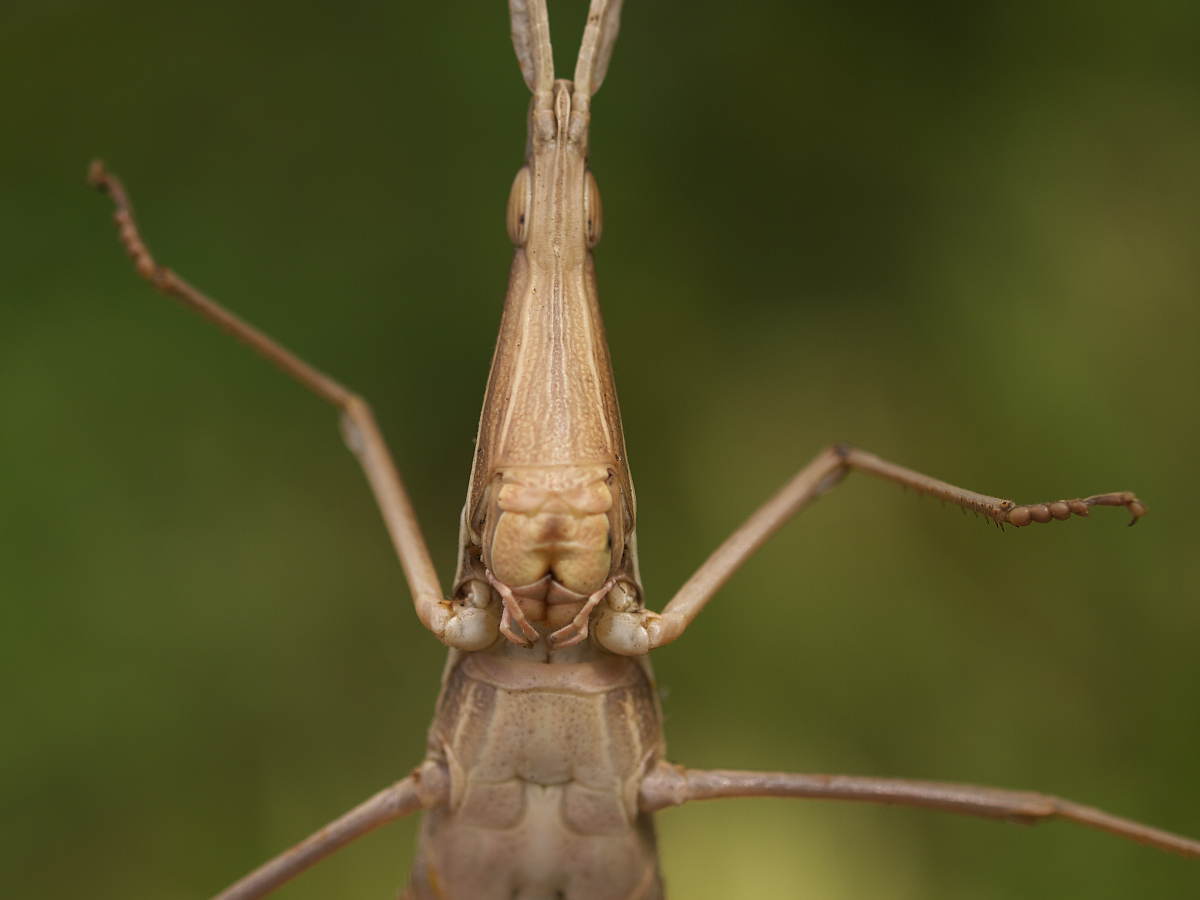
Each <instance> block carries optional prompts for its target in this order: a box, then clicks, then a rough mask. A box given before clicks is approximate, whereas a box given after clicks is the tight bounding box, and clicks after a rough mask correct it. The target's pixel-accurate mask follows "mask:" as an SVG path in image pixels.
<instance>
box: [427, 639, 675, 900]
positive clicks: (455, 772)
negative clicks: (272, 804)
mask: <svg viewBox="0 0 1200 900" xmlns="http://www.w3.org/2000/svg"><path fill="white" fill-rule="evenodd" d="M507 643H508V642H507V641H506V642H503V643H502V644H498V645H497V646H495V647H493V648H492V649H489V650H486V651H480V652H478V653H473V654H469V655H467V656H466V657H465V658H464V659H463V660H462V661H461V662H460V663H459V664H458V665H456V666H454V667H453V669H452V670H451V671H450V673H449V676H448V678H447V680H446V683H445V684H444V685H443V688H442V694H441V697H440V698H439V700H438V711H437V715H436V717H435V718H434V722H433V725H432V727H431V728H430V732H429V744H430V746H429V760H430V761H432V762H434V763H435V764H436V765H438V766H444V767H445V768H446V769H447V770H448V773H449V782H450V791H449V798H448V802H447V803H446V804H445V805H443V806H440V807H438V808H436V809H434V810H432V811H431V812H430V813H429V814H427V815H426V817H425V822H424V824H423V826H422V829H421V837H420V842H419V845H418V852H417V859H416V861H415V863H414V864H413V869H412V875H411V878H412V887H411V893H410V894H409V895H408V896H409V897H411V898H412V900H435V898H442V897H473V898H479V900H492V898H495V900H542V898H546V900H553V898H556V897H573V898H580V900H650V898H657V897H661V896H662V884H661V882H660V880H659V875H658V856H657V853H656V849H655V842H654V826H653V823H652V821H651V818H650V815H649V814H648V813H646V812H643V811H642V810H641V809H640V807H639V802H638V799H639V796H638V795H639V790H640V788H641V783H642V777H643V775H644V774H645V772H646V769H647V767H652V766H653V765H655V764H656V763H657V762H658V760H659V759H660V758H661V756H662V718H661V714H660V713H659V709H658V698H657V696H656V694H655V690H654V686H653V684H652V683H651V681H650V678H649V677H648V674H647V672H646V671H645V667H644V666H643V665H640V664H639V663H638V662H636V661H634V660H632V659H629V658H627V657H620V656H614V655H612V654H608V653H603V652H600V653H596V652H588V653H586V654H582V655H583V656H585V657H586V658H587V661H583V662H574V663H557V664H554V663H551V664H548V663H547V662H543V661H538V660H536V659H531V658H528V657H529V654H527V653H525V652H523V651H518V648H516V647H512V646H511V645H509V646H508V647H506V646H504V645H505V644H507ZM513 651H518V652H513ZM564 652H570V651H564ZM521 657H525V658H521Z"/></svg>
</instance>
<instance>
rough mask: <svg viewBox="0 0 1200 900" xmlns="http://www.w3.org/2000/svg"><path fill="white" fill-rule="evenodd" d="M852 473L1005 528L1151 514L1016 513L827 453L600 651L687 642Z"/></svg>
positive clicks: (1044, 506) (1080, 507) (1106, 498)
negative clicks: (765, 547) (728, 586)
mask: <svg viewBox="0 0 1200 900" xmlns="http://www.w3.org/2000/svg"><path fill="white" fill-rule="evenodd" d="M852 471H859V472H866V473H867V474H869V475H874V476H876V477H878V478H883V479H886V480H888V481H892V482H895V483H896V484H899V485H902V486H904V487H909V488H912V489H914V490H916V491H920V492H921V493H926V494H932V495H933V496H935V497H937V498H939V499H940V500H943V501H945V502H947V503H953V504H955V505H957V506H961V507H962V508H963V509H967V510H971V511H972V512H976V513H980V514H982V515H985V516H987V517H988V518H990V519H992V520H993V521H995V522H997V523H999V524H1001V525H1003V524H1010V525H1015V526H1017V527H1021V526H1025V525H1029V524H1030V523H1031V522H1049V521H1050V520H1051V519H1068V518H1070V517H1071V515H1072V514H1075V515H1078V516H1086V515H1088V512H1089V510H1090V508H1091V507H1092V506H1124V507H1125V508H1126V509H1128V510H1129V512H1130V514H1131V515H1132V516H1133V522H1136V521H1137V520H1138V519H1139V518H1140V517H1141V516H1143V515H1145V514H1146V507H1145V506H1144V505H1143V504H1142V503H1141V501H1139V500H1138V498H1137V497H1136V496H1135V495H1134V494H1132V493H1131V492H1129V491H1119V492H1116V493H1111V494H1097V495H1095V496H1092V497H1087V498H1084V499H1076V500H1059V501H1056V502H1054V503H1039V504H1035V505H1031V506H1017V505H1016V504H1015V503H1013V501H1011V500H1004V499H1002V498H1000V497H991V496H988V495H986V494H977V493H975V492H974V491H968V490H965V489H963V488H960V487H955V486H954V485H952V484H947V483H946V482H944V481H938V480H937V479H936V478H930V477H929V476H928V475H922V474H921V473H920V472H915V471H913V470H912V469H906V468H904V467H903V466H898V465H896V464H895V463H891V462H888V461H887V460H885V459H881V458H880V457H878V456H876V455H875V454H873V453H867V452H866V451H864V450H859V449H857V448H855V447H849V446H846V445H845V444H837V445H834V446H832V447H827V448H826V449H825V450H823V451H821V453H819V454H818V455H817V457H816V459H814V460H813V461H812V462H810V463H809V464H808V465H807V466H805V467H804V468H803V469H801V470H800V471H799V472H798V473H797V474H796V475H795V476H794V477H793V478H792V480H791V481H789V482H788V483H787V484H785V485H784V486H783V487H782V488H781V489H780V490H779V492H778V493H776V494H775V496H773V497H772V498H771V499H769V500H768V501H767V502H766V503H764V504H763V505H762V506H761V507H759V508H758V510H757V511H756V512H755V513H754V514H753V515H752V516H750V518H749V519H747V520H746V521H745V523H743V524H742V526H741V527H740V528H738V530H737V531H735V532H734V533H733V534H732V535H730V536H729V537H728V538H727V539H726V540H725V543H723V544H722V545H721V546H720V547H718V548H717V549H716V550H715V551H714V552H713V554H712V556H710V557H709V558H708V559H707V560H705V562H704V564H703V565H701V566H700V568H699V569H697V570H696V572H695V574H694V575H692V577H691V578H689V579H688V580H687V582H686V583H685V584H684V585H683V587H681V588H680V589H679V591H678V592H677V593H676V594H675V596H674V597H673V598H672V599H671V602H670V603H668V604H667V606H666V608H665V609H663V611H662V612H661V613H654V612H650V611H649V610H641V611H638V612H624V613H618V612H605V613H604V614H602V615H603V621H602V623H598V624H597V635H598V636H599V638H600V641H601V643H603V644H604V645H605V646H606V647H608V649H610V650H612V651H613V652H614V653H624V654H626V655H638V654H641V653H645V652H647V651H649V650H653V649H654V648H655V647H661V646H662V645H664V644H669V643H671V641H673V640H675V639H676V638H678V637H679V636H680V635H681V634H683V632H684V629H686V628H687V627H688V625H690V624H691V623H692V620H693V619H695V618H696V616H697V615H698V614H699V612H700V610H702V609H703V608H704V606H705V604H707V603H708V601H709V600H711V599H712V597H713V595H714V594H716V592H717V591H718V590H720V588H721V586H722V585H723V584H724V583H725V582H726V581H728V580H729V577H730V576H731V575H732V574H733V573H734V572H736V571H737V570H738V569H739V568H740V567H741V566H742V564H743V563H744V562H745V561H746V560H747V559H749V558H750V556H751V555H752V554H753V553H754V551H756V550H757V549H758V548H759V547H761V546H762V544H763V543H764V542H765V541H766V540H767V538H769V537H770V536H771V535H772V534H774V533H775V532H776V531H777V530H778V529H779V527H780V526H781V525H783V523H784V522H786V521H788V520H789V519H790V518H791V517H792V516H794V515H796V513H798V512H800V510H802V509H804V508H805V507H806V506H808V505H809V504H810V503H812V501H814V500H816V499H817V498H818V497H820V496H821V495H822V494H824V493H826V492H828V491H830V490H832V489H833V488H834V487H835V486H836V485H837V484H838V482H840V481H841V480H842V479H843V478H844V477H845V476H846V475H847V474H849V473H850V472H852ZM1130 524H1133V523H1132V522H1131V523H1130Z"/></svg>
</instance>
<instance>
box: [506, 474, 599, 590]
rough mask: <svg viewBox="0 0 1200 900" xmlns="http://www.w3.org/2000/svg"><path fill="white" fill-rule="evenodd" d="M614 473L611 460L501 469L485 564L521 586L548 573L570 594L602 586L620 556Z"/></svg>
mask: <svg viewBox="0 0 1200 900" xmlns="http://www.w3.org/2000/svg"><path fill="white" fill-rule="evenodd" d="M612 477H613V475H612V472H611V470H610V469H609V467H607V466H549V467H538V468H523V467H521V468H516V467H514V468H509V469H504V470H501V471H500V472H499V473H498V477H497V485H498V487H499V490H496V486H497V485H494V486H493V494H492V502H491V504H490V505H491V509H489V510H488V513H489V514H488V523H487V524H488V527H487V528H486V530H485V533H484V536H483V537H484V547H485V551H484V563H485V564H486V565H487V566H488V568H489V569H491V570H492V573H493V574H494V575H495V576H496V578H497V579H498V580H500V581H501V582H503V583H504V584H506V585H509V586H510V587H512V588H514V590H516V589H519V588H521V587H524V586H530V585H533V584H535V583H536V582H539V581H541V580H542V579H544V578H545V577H546V576H547V575H549V576H550V579H551V580H552V581H553V582H555V583H556V584H558V585H560V586H561V587H563V588H565V589H566V591H567V592H570V593H574V594H577V595H581V596H587V595H588V594H590V593H592V592H593V591H596V590H598V589H599V588H600V587H601V585H603V584H604V582H605V580H607V578H608V576H609V572H610V570H611V568H612V562H613V560H612V541H611V539H610V535H611V532H612V521H611V513H612V512H613V505H614V504H613V491H612V487H611V485H610V482H611V480H612ZM564 599H566V598H565V597H564ZM551 602H553V601H552V600H551Z"/></svg>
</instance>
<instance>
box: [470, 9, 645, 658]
mask: <svg viewBox="0 0 1200 900" xmlns="http://www.w3.org/2000/svg"><path fill="white" fill-rule="evenodd" d="M531 15H533V16H534V18H536V15H537V10H536V9H531ZM602 26H603V23H600V27H595V28H590V29H589V32H590V33H589V34H585V37H584V45H583V48H582V49H581V51H580V62H579V67H578V68H577V69H576V78H575V80H574V81H573V82H572V81H568V80H565V79H559V80H554V79H553V72H552V70H551V69H550V63H549V37H548V32H546V31H544V30H543V29H541V28H540V27H539V23H537V22H536V21H534V22H531V23H530V27H529V29H528V30H527V31H526V32H524V33H518V31H517V30H515V31H514V42H515V43H516V46H517V53H518V58H519V59H520V60H521V63H522V69H523V71H524V72H525V75H526V81H527V82H528V83H529V84H530V87H531V88H532V89H533V101H532V103H531V104H530V110H529V130H528V140H527V142H526V153H525V165H524V166H523V167H522V168H521V169H520V171H519V172H518V173H517V176H516V178H515V179H514V181H513V186H512V193H511V196H510V197H509V203H508V233H509V237H510V238H511V239H512V242H513V244H514V245H515V246H516V250H515V253H514V256H513V264H512V271H511V274H510V276H509V283H508V293H507V296H506V299H505V306H504V316H503V320H502V321H501V325H500V336H499V339H498V340H497V344H496V354H495V356H494V358H493V360H492V370H491V375H490V377H489V379H488V388H487V394H486V396H485V399H484V406H483V413H482V415H481V417H480V423H479V437H478V441H477V444H476V450H475V462H474V470H473V474H472V478H471V487H470V493H469V495H468V497H467V505H466V509H465V510H464V517H463V526H464V527H463V529H462V553H461V557H460V560H461V562H460V567H459V576H458V579H457V584H456V589H455V591H456V594H457V595H458V596H460V597H466V596H470V595H472V594H474V595H476V596H479V595H481V594H483V593H484V592H485V591H486V592H488V593H490V592H491V591H492V590H493V589H494V590H496V591H498V592H499V593H500V595H501V596H502V597H503V598H504V600H505V602H506V604H510V605H509V606H506V616H507V615H509V614H511V615H512V616H514V617H517V616H518V613H517V610H519V612H520V615H523V616H524V618H525V619H526V620H527V621H528V622H529V623H533V624H537V625H541V626H544V627H546V628H549V629H555V630H557V629H564V632H565V629H566V628H567V626H568V625H569V623H571V622H573V621H576V620H577V617H579V616H581V615H584V614H585V613H586V612H590V610H591V608H593V607H594V606H595V604H596V603H597V602H599V600H600V599H602V598H603V597H604V596H605V595H607V594H608V593H609V592H610V590H613V589H616V590H617V592H618V594H620V598H618V602H625V601H626V599H627V598H628V597H629V596H630V595H637V594H640V588H639V587H638V586H637V576H636V566H635V562H634V553H633V549H632V536H633V526H634V499H633V484H632V481H631V479H630V475H629V467H628V464H627V462H626V459H625V441H624V437H623V435H622V432H621V414H620V411H619V409H618V407H617V395H616V388H615V386H614V384H613V376H612V367H611V364H610V362H609V357H608V348H607V343H606V340H605V335H604V324H603V322H602V320H601V317H600V309H599V305H598V301H597V294H596V278H595V271H594V267H593V261H592V252H591V251H592V248H593V247H594V246H595V245H596V243H597V242H598V241H599V240H600V233H601V228H602V218H601V207H600V193H599V189H598V187H597V185H596V179H595V177H594V176H593V175H592V173H591V171H590V170H589V169H588V126H589V124H590V119H591V115H590V111H589V110H590V99H591V93H592V91H594V90H595V88H596V87H598V86H599V80H600V79H599V78H597V77H596V73H597V71H598V70H599V74H600V76H601V77H602V76H603V71H602V66H601V65H599V63H598V59H599V57H600V56H601V55H602V56H603V63H604V64H605V65H606V64H607V52H608V51H609V50H611V39H610V40H609V44H608V47H607V48H605V47H604V46H603V40H604V38H605V34H604V29H603V27H602ZM615 36H616V35H615V22H614V23H613V28H612V29H611V38H615ZM589 39H590V40H589ZM506 621H507V619H506ZM518 621H519V617H518ZM584 622H586V618H585V619H584ZM501 630H502V632H503V633H504V634H505V635H506V636H507V637H509V638H510V639H511V640H513V641H514V642H517V643H526V644H528V643H530V642H532V641H534V640H536V632H532V631H531V630H529V629H524V628H523V629H522V633H521V634H518V633H517V632H515V631H513V630H512V629H511V628H506V627H504V626H502V628H501ZM585 635H586V627H584V628H583V629H582V632H581V631H580V629H579V628H576V629H575V631H574V632H572V633H569V634H567V633H562V634H559V635H557V639H555V640H552V641H551V643H552V644H557V645H558V646H564V645H569V644H570V643H575V642H577V640H582V638H583V636H585ZM554 637H555V636H554V635H552V638H554Z"/></svg>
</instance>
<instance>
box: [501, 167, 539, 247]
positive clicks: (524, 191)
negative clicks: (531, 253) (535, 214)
mask: <svg viewBox="0 0 1200 900" xmlns="http://www.w3.org/2000/svg"><path fill="white" fill-rule="evenodd" d="M532 188H533V181H532V179H531V178H530V177H529V166H522V167H521V171H520V172H518V173H517V177H516V178H514V179H513V183H512V190H511V191H510V192H509V195H508V218H507V224H508V239H509V240H510V241H512V242H513V243H514V244H516V245H517V246H518V247H524V246H525V241H527V240H528V239H529V207H530V206H532V205H533V190H532Z"/></svg>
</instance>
